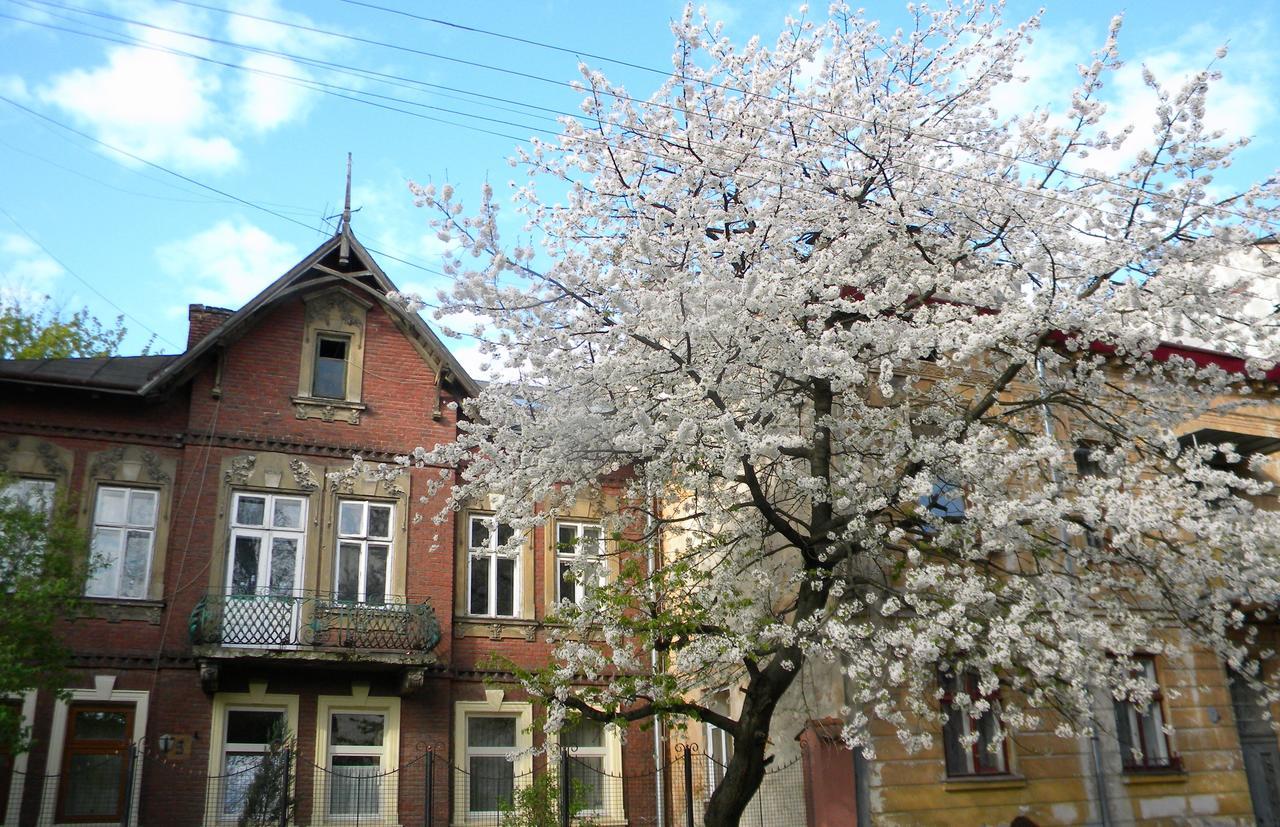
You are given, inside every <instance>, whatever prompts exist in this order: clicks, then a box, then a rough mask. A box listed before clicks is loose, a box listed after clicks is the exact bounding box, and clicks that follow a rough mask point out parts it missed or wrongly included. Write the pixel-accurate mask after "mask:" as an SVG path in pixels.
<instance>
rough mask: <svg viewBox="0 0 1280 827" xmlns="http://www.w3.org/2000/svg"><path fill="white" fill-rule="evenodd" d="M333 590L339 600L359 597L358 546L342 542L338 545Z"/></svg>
mask: <svg viewBox="0 0 1280 827" xmlns="http://www.w3.org/2000/svg"><path fill="white" fill-rule="evenodd" d="M335 591H336V592H337V593H338V599H339V600H356V599H358V598H359V597H360V546H358V545H355V544H354V543H342V544H340V545H339V546H338V583H337V588H336V589H335Z"/></svg>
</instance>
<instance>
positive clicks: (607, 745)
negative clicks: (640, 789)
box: [547, 724, 626, 825]
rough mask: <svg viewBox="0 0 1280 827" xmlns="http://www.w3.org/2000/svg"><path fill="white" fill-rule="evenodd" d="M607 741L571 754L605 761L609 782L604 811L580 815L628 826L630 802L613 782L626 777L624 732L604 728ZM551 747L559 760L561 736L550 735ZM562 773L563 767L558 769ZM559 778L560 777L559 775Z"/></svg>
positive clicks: (602, 821)
mask: <svg viewBox="0 0 1280 827" xmlns="http://www.w3.org/2000/svg"><path fill="white" fill-rule="evenodd" d="M603 731H604V739H603V743H602V744H601V746H598V747H576V748H575V750H574V752H572V753H571V754H572V755H573V756H575V757H583V758H588V757H589V758H602V759H604V760H603V761H601V767H602V769H603V773H604V778H605V779H606V780H605V787H604V794H603V801H602V802H601V803H602V804H603V805H604V806H603V807H602V808H601V809H591V810H583V811H582V812H581V813H580V815H582V816H585V817H587V818H589V819H591V821H592V823H593V824H600V825H621V824H626V803H625V801H623V798H624V797H625V796H624V795H622V794H621V793H622V789H621V787H618V788H616V789H611V788H610V783H609V779H617V778H621V777H622V733H621V732H620V731H619V729H618V727H616V726H614V725H613V724H605V725H604V726H603ZM547 742H548V744H549V745H550V746H551V747H552V756H553V758H554V759H555V760H556V761H558V760H559V747H560V733H559V732H557V733H555V734H553V735H550V736H548V738H547ZM554 769H555V771H556V772H557V773H558V772H559V767H555V768H554ZM557 777H559V776H557Z"/></svg>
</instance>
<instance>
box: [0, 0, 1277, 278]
mask: <svg viewBox="0 0 1280 827" xmlns="http://www.w3.org/2000/svg"><path fill="white" fill-rule="evenodd" d="M183 1H184V2H185V0H183ZM185 4H186V5H192V6H197V7H200V8H209V9H213V10H218V11H223V12H225V13H227V14H234V15H237V16H242V17H248V18H250V19H255V20H259V21H263V22H269V23H275V24H278V25H284V26H293V27H298V28H303V29H306V30H308V31H317V32H323V30H319V29H316V28H314V27H307V26H299V25H298V24H291V23H285V22H282V21H276V20H271V19H269V18H263V17H259V16H256V15H246V14H243V13H239V12H230V11H227V10H225V9H218V8H217V7H213V6H205V5H202V4H199V3H192V2H185ZM46 5H55V6H56V5H57V4H52V3H46ZM58 7H60V8H67V7H65V6H58ZM116 19H119V20H121V21H122V22H128V23H138V24H139V25H145V26H150V24H145V23H141V22H139V21H129V20H127V19H125V18H116ZM27 22H32V21H27ZM54 28H60V27H54ZM152 28H158V27H154V26H152ZM66 31H69V32H70V33H74V34H81V35H83V36H89V37H96V35H92V34H89V33H84V32H76V31H74V30H66ZM166 31H170V32H173V33H176V34H183V35H186V36H189V37H197V38H199V37H201V36H199V35H192V34H190V33H186V32H180V31H177V30H172V29H168V30H166ZM328 34H334V33H328ZM334 36H338V37H345V35H338V34H334ZM356 39H358V40H361V41H362V42H373V43H376V41H368V40H367V39H365V38H356ZM114 42H120V41H114ZM223 42H224V43H225V41H223ZM126 45H139V46H144V47H148V48H157V49H159V50H161V51H169V52H173V51H175V50H171V49H164V48H163V47H153V46H151V45H150V44H146V43H145V42H140V43H126ZM230 45H236V44H230ZM250 48H251V47H250ZM396 48H404V49H408V47H396ZM261 51H270V50H261ZM411 51H418V50H411ZM178 53H180V54H184V55H185V56H188V57H192V58H195V59H207V58H203V57H202V56H199V55H192V54H190V53H182V52H178ZM279 54H281V55H282V56H284V55H283V53H279ZM429 54H434V53H429ZM211 62H214V63H217V64H219V65H223V66H228V67H230V68H236V69H243V70H246V71H260V70H254V69H251V68H250V67H242V66H239V65H238V64H230V63H226V62H223V61H211ZM468 63H471V62H468ZM488 68H495V69H496V68H497V67H488ZM265 74H268V75H274V76H277V77H280V78H282V79H285V80H291V81H295V82H298V83H302V84H315V83H319V82H317V81H311V80H310V79H299V78H295V77H292V76H288V75H283V74H281V73H271V72H266V73H265ZM518 74H525V75H526V76H527V73H518ZM544 80H545V79H544ZM548 82H555V81H548ZM323 86H325V87H328V88H327V89H325V88H321V89H318V90H317V91H324V92H327V93H328V94H334V95H336V96H337V97H342V98H346V99H350V100H355V101H357V102H361V103H365V104H367V105H371V106H377V107H379V108H383V109H390V110H392V111H396V112H400V113H402V114H409V115H411V116H415V117H423V118H426V119H428V120H440V119H436V118H432V117H430V116H424V115H422V114H421V113H414V112H407V111H405V110H401V109H399V108H397V107H391V106H387V105H384V104H378V103H376V102H373V101H367V100H363V99H362V98H358V97H353V96H351V95H346V94H343V93H341V92H337V91H335V90H337V89H345V87H338V86H336V85H333V84H323ZM347 91H350V92H352V93H353V94H355V95H359V94H368V93H363V92H361V91H360V90H350V89H348V90H347ZM379 97H383V98H384V99H387V98H388V97H389V96H379ZM0 100H5V101H6V102H9V103H11V104H14V105H17V104H16V103H14V102H13V101H10V100H8V99H4V98H0ZM393 100H402V99H393ZM402 102H405V103H408V104H412V105H422V104H417V102H413V101H402ZM19 108H23V109H26V107H21V106H20V105H19ZM27 111H28V112H32V110H27ZM447 111H453V110H447ZM32 114H36V115H37V116H39V117H41V118H44V119H46V120H51V119H49V118H47V116H43V115H39V113H34V112H32ZM456 114H460V115H462V116H464V117H482V116H474V115H472V114H471V113H465V112H456ZM486 120H497V119H486ZM443 122H444V123H447V124H449V125H454V126H460V127H462V128H468V129H478V128H476V127H472V126H469V125H465V124H456V123H453V122H450V121H443ZM500 122H502V123H504V124H506V125H509V126H517V127H523V128H530V127H528V125H520V124H512V123H510V122H506V121H500ZM68 128H69V127H68ZM72 131H73V132H76V134H79V135H81V136H83V137H87V138H89V139H90V140H93V141H95V142H97V143H102V142H100V141H97V139H95V138H92V136H87V135H85V133H82V132H79V131H78V130H72ZM478 131H482V132H490V134H497V135H500V136H501V137H506V138H511V139H513V140H517V141H519V140H521V139H520V138H518V137H516V136H512V135H507V134H504V133H494V132H491V131H489V130H483V129H478ZM539 131H548V130H539ZM633 131H637V132H639V131H638V130H633ZM641 134H642V133H641ZM649 137H656V138H658V139H661V137H662V136H658V135H653V134H651V135H650V136H649ZM581 139H582V140H584V141H587V142H589V143H590V142H595V143H601V144H603V145H607V142H605V141H596V140H595V139H591V138H585V137H582V138H581ZM710 145H711V144H708V146H710ZM119 151H121V152H122V153H123V154H125V155H129V157H133V158H135V159H137V160H140V161H142V162H143V163H147V164H148V165H151V166H155V167H157V168H159V169H164V168H163V167H159V166H158V165H155V164H153V163H151V162H148V161H145V160H143V159H138V158H137V156H135V155H132V154H130V153H127V152H124V151H123V150H119ZM647 154H653V153H647ZM761 159H762V160H766V161H770V162H773V163H777V164H784V165H785V164H786V162H782V161H778V160H776V159H771V158H767V157H764V156H761ZM908 163H910V162H908ZM911 165H913V166H916V167H917V168H919V169H922V170H925V171H933V172H937V173H939V174H944V175H951V176H952V177H956V178H960V179H963V178H969V176H962V175H960V174H958V173H955V172H952V171H948V170H938V169H932V168H930V167H927V166H925V165H920V164H911ZM791 166H792V167H795V168H797V169H800V170H801V171H803V168H802V167H799V165H796V164H791ZM165 171H169V172H171V173H172V171H170V170H165ZM172 174H175V175H177V176H178V177H180V178H182V179H183V180H186V181H189V182H192V183H195V184H196V185H197V186H201V187H203V188H206V189H209V190H211V191H213V192H218V193H221V191H220V190H217V189H215V188H212V187H208V186H207V185H204V184H201V183H200V182H198V181H195V180H194V179H191V178H188V177H186V176H182V175H181V174H179V173H172ZM760 180H761V182H762V183H769V184H772V185H778V186H785V187H790V188H793V189H803V187H802V186H797V185H795V184H794V183H792V182H783V181H770V180H768V179H764V178H761V179H760ZM971 180H975V181H977V180H978V179H971ZM979 183H983V184H986V185H990V186H995V187H997V188H1002V189H1006V190H1008V191H1010V192H1013V193H1015V194H1017V195H1019V196H1022V197H1036V198H1042V199H1048V200H1053V201H1057V202H1060V203H1063V204H1065V205H1067V206H1072V207H1075V208H1077V209H1085V210H1096V211H1099V212H1102V213H1104V214H1105V213H1106V211H1105V210H1103V209H1102V208H1101V207H1098V206H1097V205H1094V204H1087V203H1080V202H1074V201H1071V200H1069V199H1064V198H1062V197H1060V196H1056V195H1053V194H1051V193H1048V192H1045V191H1027V190H1023V189H1020V188H1017V187H1011V186H1008V185H1002V184H1000V183H998V182H993V181H989V180H982V181H979ZM809 191H811V192H817V190H815V189H810V190H809ZM1143 192H1144V193H1145V191H1143ZM914 194H916V195H920V193H918V192H917V193H914ZM1145 194H1147V195H1151V196H1154V195H1156V194H1155V193H1145ZM227 197H230V198H232V199H233V200H236V201H239V202H240V203H244V204H246V205H247V206H251V207H253V208H255V209H259V210H263V211H265V212H269V213H271V214H273V215H276V216H277V217H280V218H284V219H285V220H290V221H293V223H297V224H300V225H302V226H308V225H305V224H302V222H298V221H296V220H293V219H290V218H288V217H287V216H283V215H280V214H279V213H276V212H274V211H272V210H268V209H266V208H265V207H262V206H261V205H258V204H254V203H252V202H248V201H245V200H243V199H239V198H238V197H236V196H232V195H230V194H227ZM932 197H935V198H938V199H939V200H942V201H944V202H947V203H952V204H955V205H957V206H960V205H959V204H958V203H957V202H951V201H949V200H948V199H945V198H942V197H941V196H938V195H937V194H932ZM308 229H311V228H310V227H309V226H308ZM1122 243H1125V242H1122ZM1129 246H1130V247H1131V248H1132V249H1134V250H1135V252H1137V253H1139V254H1144V253H1145V251H1144V250H1143V249H1142V248H1141V247H1139V246H1138V245H1136V244H1132V243H1130V244H1129ZM384 255H387V254H384ZM387 257H388V258H390V259H392V260H395V261H398V262H400V263H402V264H405V265H407V266H411V267H415V268H417V269H420V270H423V271H425V272H428V273H432V274H434V275H440V276H445V277H446V278H448V275H447V274H445V273H442V272H441V271H438V270H434V269H432V268H428V267H424V266H422V265H419V264H416V263H414V262H411V261H408V260H406V259H403V258H400V257H397V256H392V255H387ZM1082 258H1084V259H1085V260H1089V259H1088V257H1087V256H1086V257H1082ZM1094 260H1095V261H1097V262H1098V263H1102V264H1104V265H1107V266H1111V265H1113V262H1111V261H1110V260H1104V259H1094ZM1221 266H1224V267H1227V268H1228V269H1234V270H1238V271H1241V272H1246V273H1252V274H1254V275H1265V274H1262V273H1257V272H1256V271H1251V270H1245V269H1243V268H1239V267H1234V266H1231V265H1221ZM1067 269H1078V268H1067ZM1079 272H1082V273H1083V271H1079Z"/></svg>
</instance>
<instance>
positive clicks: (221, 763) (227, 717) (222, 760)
mask: <svg viewBox="0 0 1280 827" xmlns="http://www.w3.org/2000/svg"><path fill="white" fill-rule="evenodd" d="M235 712H278V713H280V716H281V718H282V719H283V720H284V722H285V729H286V732H285V733H284V736H285V737H286V738H287V737H289V736H290V735H291V734H292V733H290V732H289V731H288V726H289V723H288V722H289V707H288V706H285V705H279V706H255V705H251V704H243V703H240V704H227V705H226V706H224V707H223V708H222V734H223V738H222V745H221V747H220V748H219V750H218V773H217V774H218V775H219V776H226V775H227V754H228V753H237V754H240V755H246V754H253V755H267V754H268V753H270V752H271V745H270V744H253V743H248V742H232V741H228V740H226V737H227V733H229V732H230V731H231V715H232V713H235ZM226 795H227V789H226V786H225V785H224V786H223V788H222V789H221V790H219V791H218V794H217V796H216V804H217V813H216V814H215V815H214V819H215V820H217V821H220V822H224V823H231V822H235V821H238V820H239V818H240V814H229V813H227V812H226V809H225V807H226ZM211 798H212V797H211ZM209 803H213V800H211V801H210V802H209Z"/></svg>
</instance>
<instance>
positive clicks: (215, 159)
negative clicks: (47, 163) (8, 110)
mask: <svg viewBox="0 0 1280 827" xmlns="http://www.w3.org/2000/svg"><path fill="white" fill-rule="evenodd" d="M136 14H138V16H144V15H145V17H146V19H147V20H149V21H151V22H152V23H154V25H156V26H163V27H165V28H170V29H180V30H189V31H201V30H202V29H201V26H202V24H203V21H202V20H201V19H200V18H198V17H196V16H195V15H193V14H187V13H185V12H184V11H182V10H181V9H179V8H175V7H169V8H157V7H149V8H148V9H147V10H146V11H145V12H143V11H139V12H137V13H136ZM130 34H131V35H133V36H134V37H137V38H139V39H140V40H142V41H143V42H144V43H146V44H148V45H149V46H152V47H159V48H173V49H180V50H183V51H188V52H199V51H200V50H201V49H202V48H203V45H202V42H201V41H195V40H193V39H192V38H189V37H183V36H181V35H175V34H172V33H170V32H164V31H158V30H156V29H147V28H142V27H134V28H133V29H132V30H131V31H130ZM221 90H222V81H221V78H220V77H219V76H218V74H217V73H216V72H215V71H214V70H213V69H212V68H210V67H209V66H207V65H205V64H202V63H200V62H197V61H195V60H193V59H192V58H189V57H184V56H181V55H175V54H169V53H166V52H163V51H155V50H154V49H153V48H146V47H143V46H117V47H113V48H111V49H109V50H108V51H107V55H106V63H105V64H103V65H100V66H97V67H94V68H90V69H84V68H81V69H72V70H70V71H67V72H63V73H62V74H59V75H56V76H55V77H53V78H52V79H51V80H50V81H49V82H48V83H47V84H46V85H44V86H42V87H41V88H40V89H39V90H38V91H37V94H38V96H39V97H40V99H41V100H43V101H44V102H46V103H50V104H53V105H55V106H58V107H59V108H61V109H64V110H66V111H68V112H70V113H71V114H72V115H74V116H75V118H76V119H77V120H78V121H79V122H80V123H82V124H84V125H87V126H88V127H90V128H91V129H92V130H93V131H94V132H95V133H96V135H97V136H98V137H99V138H101V140H103V141H104V142H106V143H108V144H112V145H114V146H118V147H120V148H121V149H124V150H127V151H129V152H131V153H133V154H135V155H139V156H141V157H143V158H146V159H148V160H151V161H155V162H157V163H175V164H177V165H179V166H181V167H184V168H187V169H201V170H206V169H213V170H217V169H225V168H227V167H229V166H232V165H234V164H236V163H237V162H238V161H239V158H240V153H239V151H238V150H237V149H236V147H235V145H234V144H233V143H232V142H231V140H230V139H229V138H228V137H227V136H225V135H222V134H219V130H220V123H219V121H220V119H219V113H218V107H217V105H216V97H217V95H218V94H219V92H220V91H221Z"/></svg>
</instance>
